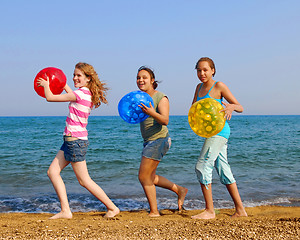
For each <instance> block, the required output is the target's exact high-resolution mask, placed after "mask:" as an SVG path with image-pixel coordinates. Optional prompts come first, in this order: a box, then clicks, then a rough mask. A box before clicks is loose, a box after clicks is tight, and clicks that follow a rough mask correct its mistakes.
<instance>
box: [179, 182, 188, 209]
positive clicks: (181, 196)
mask: <svg viewBox="0 0 300 240" xmlns="http://www.w3.org/2000/svg"><path fill="white" fill-rule="evenodd" d="M178 188H179V190H178V210H179V211H180V210H182V206H183V203H184V199H185V196H186V194H187V192H188V189H187V188H185V187H180V186H178Z"/></svg>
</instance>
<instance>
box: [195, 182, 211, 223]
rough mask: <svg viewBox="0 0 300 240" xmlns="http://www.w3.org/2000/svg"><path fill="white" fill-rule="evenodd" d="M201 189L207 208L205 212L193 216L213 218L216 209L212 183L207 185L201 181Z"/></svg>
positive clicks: (196, 217)
mask: <svg viewBox="0 0 300 240" xmlns="http://www.w3.org/2000/svg"><path fill="white" fill-rule="evenodd" d="M200 185H201V190H202V193H203V196H204V200H205V210H204V212H202V213H200V214H197V215H194V216H192V218H193V219H212V218H215V217H216V215H215V209H214V203H213V197H212V189H211V184H208V185H207V186H205V185H204V184H202V183H200Z"/></svg>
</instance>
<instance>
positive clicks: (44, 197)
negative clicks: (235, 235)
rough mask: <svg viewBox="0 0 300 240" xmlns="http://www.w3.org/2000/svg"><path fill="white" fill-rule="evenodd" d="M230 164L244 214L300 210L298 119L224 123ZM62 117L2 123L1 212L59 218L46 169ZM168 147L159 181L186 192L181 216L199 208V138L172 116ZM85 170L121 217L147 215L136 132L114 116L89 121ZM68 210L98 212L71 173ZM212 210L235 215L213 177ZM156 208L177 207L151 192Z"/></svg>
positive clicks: (170, 197) (67, 172)
mask: <svg viewBox="0 0 300 240" xmlns="http://www.w3.org/2000/svg"><path fill="white" fill-rule="evenodd" d="M229 124H230V127H231V136H230V139H229V143H228V159H229V163H230V165H231V167H232V171H233V174H234V176H235V178H236V180H237V185H238V188H239V192H240V195H241V197H242V200H243V203H244V205H245V206H246V207H251V206H259V205H266V204H271V205H282V206H300V185H299V177H300V116H299V115H297V116H244V115H235V116H233V118H232V120H231V121H230V122H229ZM64 125H65V117H0V134H1V138H0V146H1V148H0V212H51V213H54V212H58V211H60V204H59V201H58V199H57V196H56V194H55V191H54V189H53V187H52V184H51V182H50V180H49V179H48V177H47V169H48V167H49V165H50V163H51V161H52V160H53V158H54V157H55V155H56V153H57V151H58V150H59V148H60V146H61V144H62V132H63V129H64ZM168 127H169V131H170V135H171V138H172V146H171V149H170V150H169V152H168V154H167V155H166V156H165V157H164V158H163V161H162V162H161V163H160V164H159V166H158V170H157V174H159V175H162V176H165V177H167V178H168V179H170V180H171V181H174V182H176V183H177V184H179V185H182V186H185V187H187V188H188V189H189V192H188V194H187V197H186V201H185V208H186V209H203V208H204V206H205V205H204V201H203V196H202V193H201V190H200V186H199V183H198V182H197V178H196V174H195V171H194V167H195V163H196V161H197V158H198V156H199V153H200V150H201V146H202V143H203V139H202V138H201V137H199V136H197V135H196V134H195V133H194V132H193V131H192V130H191V129H190V127H189V124H188V121H187V116H171V117H170V123H169V126H168ZM88 131H89V140H90V146H89V150H88V153H87V164H88V169H89V173H90V176H91V177H92V179H93V180H94V181H95V182H96V183H98V184H99V185H100V186H101V187H102V188H103V189H104V191H105V192H106V193H107V195H108V196H109V197H110V198H111V199H112V200H113V201H114V202H115V204H116V205H117V206H118V207H119V208H120V209H121V210H123V211H125V210H139V209H148V203H147V200H146V198H145V195H144V192H143V189H142V187H141V185H140V183H139V181H138V169H139V163H140V157H141V150H142V143H143V142H142V138H141V135H140V131H139V125H134V124H128V123H126V122H124V121H123V120H122V119H121V118H120V117H119V116H114V117H96V116H91V117H90V119H89V125H88ZM62 178H63V179H64V181H65V184H66V188H67V192H68V197H69V202H70V206H71V209H72V211H82V212H87V211H104V210H105V207H104V205H103V204H102V203H101V202H99V201H98V200H97V199H96V198H95V197H94V196H93V195H91V194H90V193H89V192H88V191H87V190H86V189H85V188H83V187H81V186H80V185H79V184H78V182H77V179H76V177H75V175H74V172H73V170H72V168H71V166H68V167H66V168H65V169H64V170H63V172H62ZM212 189H213V197H214V204H215V207H216V208H233V203H232V201H231V198H230V196H229V194H228V192H227V190H226V187H225V186H224V185H222V184H221V183H220V181H219V178H218V175H217V173H216V172H215V171H214V173H213V184H212ZM157 202H158V206H159V208H160V209H165V208H170V209H176V208H177V203H176V202H177V197H176V194H174V193H173V192H170V191H168V190H165V189H160V188H157Z"/></svg>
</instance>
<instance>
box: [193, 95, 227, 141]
mask: <svg viewBox="0 0 300 240" xmlns="http://www.w3.org/2000/svg"><path fill="white" fill-rule="evenodd" d="M222 109H223V107H222V105H221V104H220V103H219V102H218V101H216V100H215V99H212V98H204V99H201V100H199V101H197V102H195V103H194V104H193V105H192V106H191V108H190V110H189V114H188V121H189V124H190V127H191V129H192V130H193V131H194V132H195V133H196V134H197V135H199V136H201V137H205V138H209V137H212V136H214V135H216V134H218V133H219V132H221V130H222V129H223V127H224V125H225V121H226V120H225V117H224V115H225V113H224V112H221V113H220V110H222Z"/></svg>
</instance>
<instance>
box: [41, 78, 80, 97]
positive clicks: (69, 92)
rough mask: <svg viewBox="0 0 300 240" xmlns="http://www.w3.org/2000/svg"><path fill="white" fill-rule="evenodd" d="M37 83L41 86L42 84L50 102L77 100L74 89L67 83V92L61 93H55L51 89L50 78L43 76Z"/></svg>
mask: <svg viewBox="0 0 300 240" xmlns="http://www.w3.org/2000/svg"><path fill="white" fill-rule="evenodd" d="M37 83H38V84H39V86H42V87H43V88H44V91H45V97H46V100H47V101H48V102H70V101H76V96H75V94H74V93H73V91H72V89H71V88H70V87H69V86H68V85H67V84H66V86H65V87H64V89H65V91H66V92H67V93H66V94H61V95H54V94H53V93H52V92H51V90H50V84H49V78H48V77H47V80H45V79H43V78H39V79H38V80H37Z"/></svg>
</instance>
